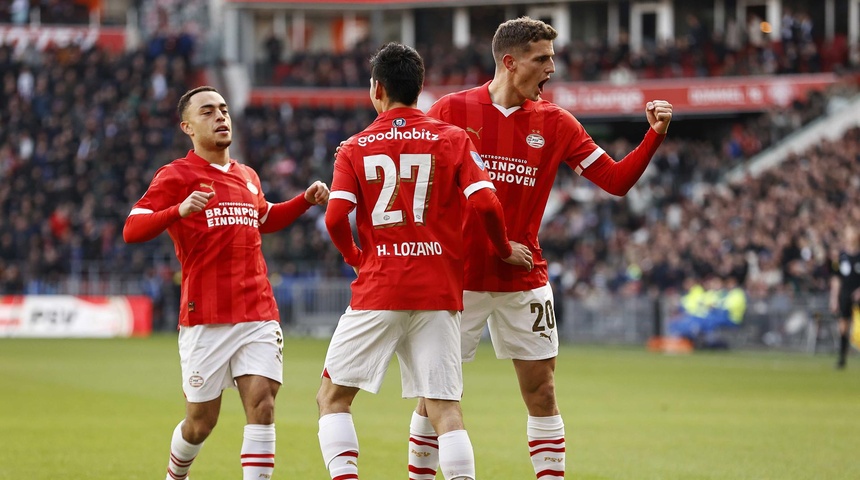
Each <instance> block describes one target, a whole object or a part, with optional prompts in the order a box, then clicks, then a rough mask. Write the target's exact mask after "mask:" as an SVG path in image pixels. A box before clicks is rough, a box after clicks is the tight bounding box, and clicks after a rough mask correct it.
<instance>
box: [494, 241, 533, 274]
mask: <svg viewBox="0 0 860 480" xmlns="http://www.w3.org/2000/svg"><path fill="white" fill-rule="evenodd" d="M511 248H512V249H513V251H512V252H511V256H510V257H508V258H503V259H502V260H504V261H505V263H510V264H511V265H520V266H523V267H525V268H526V270H528V271H531V270H532V268H534V266H535V264H534V259H533V258H532V252H531V250H529V247H527V246H525V245H523V244H522V243H519V242H511Z"/></svg>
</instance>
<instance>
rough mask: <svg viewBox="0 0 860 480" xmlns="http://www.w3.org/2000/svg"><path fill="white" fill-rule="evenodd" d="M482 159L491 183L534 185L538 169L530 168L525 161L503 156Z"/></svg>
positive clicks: (486, 156)
mask: <svg viewBox="0 0 860 480" xmlns="http://www.w3.org/2000/svg"><path fill="white" fill-rule="evenodd" d="M483 158H484V164H485V165H486V166H487V168H488V169H489V172H488V173H489V175H490V180H492V181H493V182H504V183H512V184H514V185H525V186H527V187H533V186H534V185H535V182H536V178H535V177H537V172H538V167H532V166H530V165H529V164H528V162H527V161H526V160H523V159H521V158H511V157H506V156H503V155H484V156H483Z"/></svg>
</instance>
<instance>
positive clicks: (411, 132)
mask: <svg viewBox="0 0 860 480" xmlns="http://www.w3.org/2000/svg"><path fill="white" fill-rule="evenodd" d="M385 140H398V141H400V140H425V141H431V142H435V141H436V140H439V134H438V133H434V132H431V131H429V130H427V129H424V128H422V129H421V130H418V129H417V128H415V127H412V128H411V129H402V130H401V129H399V128H397V127H391V129H390V130H388V131H387V132H379V133H371V134H368V135H362V136H360V137H358V138H356V142H358V145H359V146H362V147H366V146H367V145H368V144H370V143H373V142H382V141H385Z"/></svg>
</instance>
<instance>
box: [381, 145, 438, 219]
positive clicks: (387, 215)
mask: <svg viewBox="0 0 860 480" xmlns="http://www.w3.org/2000/svg"><path fill="white" fill-rule="evenodd" d="M432 167H433V157H432V156H431V155H430V154H429V153H401V154H400V168H397V165H395V164H394V160H392V159H391V157H389V156H388V155H370V156H367V157H364V175H365V177H366V178H367V181H368V182H378V181H380V180H381V181H382V191H381V192H379V198H378V199H377V200H376V204H375V205H374V206H373V212H372V213H371V219H372V221H373V226H374V227H387V226H391V225H398V224H401V223H403V210H389V209H390V208H391V206H392V205H393V204H394V199H395V198H397V195H398V193H399V191H400V181H401V180H402V181H404V182H415V196H414V197H413V198H412V217H413V219H414V220H415V223H416V224H417V225H423V224H424V210H425V208H426V207H427V197H428V195H429V193H430V185H431V184H432V182H431V181H430V175H431V172H432V170H433V168H432ZM380 171H381V172H382V176H381V177H380ZM398 171H399V172H400V173H399V175H398Z"/></svg>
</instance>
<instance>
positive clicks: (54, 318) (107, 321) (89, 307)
mask: <svg viewBox="0 0 860 480" xmlns="http://www.w3.org/2000/svg"><path fill="white" fill-rule="evenodd" d="M151 332H152V301H151V300H150V298H149V297H146V296H141V295H129V296H107V297H101V296H74V295H9V296H0V338H2V337H51V338H68V337H130V336H147V335H149V334H150V333H151Z"/></svg>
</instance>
